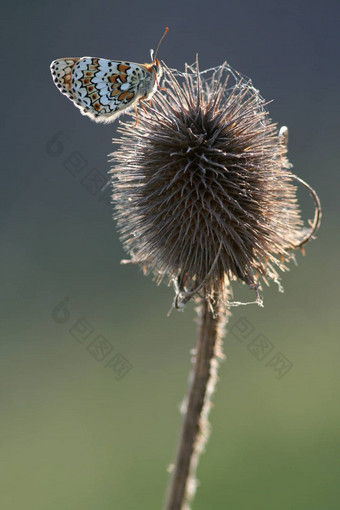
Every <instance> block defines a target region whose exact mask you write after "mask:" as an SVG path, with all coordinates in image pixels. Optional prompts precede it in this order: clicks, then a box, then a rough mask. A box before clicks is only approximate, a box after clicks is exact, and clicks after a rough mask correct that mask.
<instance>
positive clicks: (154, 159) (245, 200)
mask: <svg viewBox="0 0 340 510" xmlns="http://www.w3.org/2000/svg"><path fill="white" fill-rule="evenodd" d="M163 70H164V74H163V76H164V82H163V85H164V86H165V88H166V91H165V92H162V93H160V92H159V93H157V94H155V95H154V97H153V100H152V107H149V108H148V111H147V113H143V112H141V113H140V115H139V119H138V124H137V125H136V126H135V125H134V124H133V123H132V124H130V123H129V122H124V123H121V125H120V127H119V130H118V131H119V132H120V134H121V136H120V138H117V139H115V140H114V142H115V143H117V144H118V149H117V150H116V152H114V153H113V154H112V156H113V159H112V161H113V162H114V165H113V169H112V172H111V173H112V176H113V177H112V178H113V190H114V191H113V201H114V204H115V209H116V213H115V217H116V220H117V223H118V226H119V229H120V232H121V238H122V241H123V243H124V247H125V249H126V250H127V252H128V253H129V254H130V255H131V257H132V259H131V262H134V263H137V264H139V265H140V266H141V267H142V268H143V269H144V271H145V272H146V273H153V274H154V275H155V277H156V280H157V282H158V283H159V282H161V281H162V280H163V279H166V280H167V282H168V283H169V282H173V283H174V284H175V288H176V301H175V304H176V306H177V307H180V306H182V305H184V304H185V302H187V301H188V300H189V299H190V298H191V297H192V296H194V295H195V294H199V295H201V296H202V297H204V298H206V299H210V301H211V303H212V306H213V307H214V303H216V302H219V304H220V303H221V301H223V299H224V298H225V295H226V285H227V284H228V283H229V282H230V281H231V280H233V279H237V278H238V279H240V280H242V281H243V282H245V283H246V284H248V285H249V286H250V287H252V288H255V289H258V288H260V285H261V279H263V280H264V281H265V282H266V283H268V282H269V280H274V281H278V279H279V274H278V269H281V270H285V269H287V267H286V262H287V261H288V260H289V259H291V258H293V253H292V250H293V249H294V248H297V247H300V246H301V245H302V244H304V243H305V242H306V241H307V240H308V239H309V238H310V237H311V234H312V230H313V232H314V231H315V230H316V228H317V225H316V222H314V227H313V229H312V228H310V229H305V230H304V229H303V228H302V220H301V217H300V212H299V208H298V204H297V199H296V186H295V184H294V181H293V179H294V178H295V176H294V175H293V174H292V173H291V171H290V164H289V163H288V160H287V158H286V138H287V129H286V128H282V129H281V131H280V132H279V133H278V130H277V126H276V124H274V123H273V122H272V121H271V119H270V118H269V116H268V112H267V110H266V103H265V102H264V100H263V99H262V97H261V96H260V94H259V92H258V91H257V90H256V89H255V88H254V87H253V85H252V83H251V81H250V80H249V79H245V78H244V77H242V76H241V75H240V74H239V73H237V72H235V71H233V70H232V69H231V68H230V67H229V66H228V65H227V64H226V63H224V64H223V65H222V66H220V67H219V68H215V69H211V70H208V71H205V72H201V73H200V72H199V68H198V61H197V62H196V64H194V65H193V66H186V72H185V73H182V74H181V73H179V72H177V71H172V70H170V69H169V68H167V67H166V66H164V67H163ZM314 195H315V194H314ZM315 197H316V195H315V196H314V198H315ZM315 200H317V197H316V198H315ZM318 221H319V219H318ZM318 221H317V223H318Z"/></svg>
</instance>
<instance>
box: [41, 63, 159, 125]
mask: <svg viewBox="0 0 340 510" xmlns="http://www.w3.org/2000/svg"><path fill="white" fill-rule="evenodd" d="M51 73H52V76H53V79H54V82H55V84H56V86H57V87H58V88H59V90H60V92H62V93H63V94H65V95H66V96H67V97H68V98H69V99H70V100H71V101H73V103H74V104H75V106H77V108H79V109H80V111H81V113H82V114H83V115H88V116H89V117H91V118H92V119H93V120H95V121H96V122H112V121H113V120H115V119H116V118H117V117H118V116H119V115H120V113H122V112H123V111H124V110H127V109H130V108H132V107H133V106H134V105H135V104H136V102H137V101H138V99H140V98H143V97H144V96H145V91H146V92H148V90H149V89H150V86H151V85H152V86H153V83H151V82H152V80H154V77H153V75H152V74H151V73H150V72H149V71H148V70H147V68H145V67H144V66H142V65H139V64H134V63H131V62H121V61H118V60H106V59H104V58H92V57H83V58H64V59H58V60H54V61H53V62H52V64H51Z"/></svg>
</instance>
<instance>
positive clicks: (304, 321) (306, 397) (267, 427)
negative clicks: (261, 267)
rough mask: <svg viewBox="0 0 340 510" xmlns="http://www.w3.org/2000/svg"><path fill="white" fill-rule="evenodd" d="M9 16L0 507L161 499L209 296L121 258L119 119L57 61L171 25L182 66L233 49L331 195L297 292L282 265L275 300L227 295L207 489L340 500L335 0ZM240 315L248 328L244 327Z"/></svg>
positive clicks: (9, 10)
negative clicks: (68, 87) (92, 110)
mask: <svg viewBox="0 0 340 510" xmlns="http://www.w3.org/2000/svg"><path fill="white" fill-rule="evenodd" d="M2 18H3V20H2V25H3V26H2V30H1V32H2V36H3V46H5V47H6V48H5V52H4V53H5V55H6V56H5V59H4V62H3V65H2V74H3V76H2V82H3V84H4V85H5V86H6V89H5V92H4V93H3V101H2V111H3V119H5V122H4V121H3V125H4V126H5V130H4V133H3V135H2V141H3V142H4V144H3V145H4V147H3V150H2V160H3V161H2V176H3V179H2V191H3V194H2V198H1V204H0V207H1V209H2V214H1V252H0V265H1V269H2V281H1V300H2V303H1V312H2V320H1V360H2V361H1V365H2V368H1V375H0V377H1V391H2V397H1V409H2V417H1V442H2V448H1V460H2V466H1V469H2V473H1V480H2V484H3V486H2V488H1V491H0V507H1V508H2V509H4V510H17V509H22V508H25V509H27V510H60V509H65V510H66V509H70V510H80V509H82V510H93V509H100V510H109V509H119V510H130V509H133V510H135V509H138V510H144V509H147V510H150V509H160V508H161V506H162V501H163V498H164V492H165V488H166V485H167V481H168V474H167V471H166V470H167V466H168V465H169V464H170V462H171V461H172V460H173V456H174V451H175V446H176V443H177V436H178V431H179V426H180V421H181V419H180V415H179V411H178V408H179V404H180V402H181V400H182V398H183V396H184V393H185V391H186V387H187V378H188V372H189V369H190V359H189V358H190V350H191V349H192V348H193V346H194V343H195V336H196V325H195V322H194V319H195V310H194V306H193V305H188V306H187V308H186V309H185V312H184V313H177V312H173V313H172V315H171V316H170V317H169V318H168V317H167V312H168V310H169V308H170V305H171V302H172V298H173V290H172V289H169V288H167V287H165V286H161V287H156V286H155V285H154V283H153V282H152V280H151V278H145V277H143V276H142V274H141V272H140V271H139V270H138V269H137V268H135V267H130V266H121V265H120V260H121V259H122V258H124V256H125V255H124V253H123V251H122V248H121V245H120V242H119V239H118V234H117V231H116V228H115V225H114V223H113V221H112V218H111V216H112V210H111V206H110V205H109V204H108V201H107V196H106V194H105V193H100V192H95V190H94V189H93V188H92V187H90V182H89V180H88V178H89V176H96V178H97V183H98V182H102V184H103V183H105V182H106V180H107V171H108V169H109V164H108V163H107V154H108V153H109V152H111V151H112V145H111V138H112V137H113V136H115V133H116V128H117V123H116V124H114V125H109V126H101V125H96V124H94V123H92V122H91V121H89V120H88V119H86V118H84V117H82V116H81V115H80V113H79V111H78V110H77V109H76V108H74V107H73V106H72V104H71V103H70V102H69V101H67V100H66V99H65V98H64V97H62V96H61V94H59V92H58V91H57V89H56V88H55V86H54V84H53V82H52V79H51V77H50V74H49V64H50V61H51V60H53V59H55V58H60V57H64V56H83V55H92V56H101V57H106V58H117V59H120V58H121V59H127V60H131V61H136V62H144V61H148V60H149V49H150V48H152V47H155V45H156V43H157V41H158V39H159V37H160V35H161V34H162V33H163V30H164V27H165V26H169V27H170V31H169V34H168V36H167V38H166V39H165V41H164V42H163V45H162V47H161V51H160V58H162V59H164V61H165V62H166V63H167V64H168V65H169V66H171V67H177V68H179V69H183V66H184V62H193V61H194V59H195V54H196V52H198V53H199V56H200V63H201V68H202V69H203V68H207V67H211V66H215V65H218V64H220V63H222V62H223V61H224V60H225V59H227V60H228V62H229V63H230V64H231V65H232V66H233V67H234V68H236V69H237V70H239V71H240V72H242V73H243V74H245V75H247V76H250V77H251V78H252V80H253V83H254V85H255V86H256V87H258V88H259V89H260V91H261V93H262V95H263V96H264V97H265V98H266V99H268V100H270V99H274V102H273V103H271V104H270V106H269V109H270V113H271V116H272V118H273V119H274V121H275V122H278V123H279V125H282V124H283V125H288V126H289V130H290V139H289V157H290V160H291V162H292V163H293V164H294V169H295V172H296V173H297V174H298V175H299V176H300V177H302V178H303V179H305V180H307V181H308V182H309V183H310V184H311V185H312V186H313V187H314V188H315V189H316V190H317V191H318V193H319V196H320V199H321V202H322V205H323V222H322V226H321V230H320V232H319V234H318V236H317V240H315V241H313V242H312V243H311V244H310V245H308V246H307V249H306V256H305V257H302V256H301V255H300V254H298V255H297V260H298V266H297V267H295V266H293V265H292V266H291V270H290V272H288V273H286V274H285V275H283V283H284V288H285V292H284V293H283V294H281V293H279V292H278V291H277V288H276V287H275V285H272V287H271V288H269V289H266V290H265V292H264V299H265V307H264V308H263V309H260V308H258V307H256V306H248V307H240V308H235V309H233V310H232V312H233V314H232V318H231V319H230V324H229V330H230V332H229V334H228V335H227V336H226V339H225V345H224V351H225V353H226V355H227V360H226V361H225V362H224V363H223V364H222V366H221V369H220V381H219V384H218V388H217V393H216V395H215V397H214V408H213V410H212V413H211V423H212V436H211V438H210V441H209V444H208V448H207V451H206V453H205V454H204V455H203V457H202V459H201V463H200V466H199V472H198V477H199V479H200V481H201V485H200V487H199V489H198V494H197V497H196V500H195V503H194V505H193V508H194V510H205V509H207V508H212V509H214V510H215V509H227V508H232V509H233V510H243V509H256V510H257V509H258V510H269V509H270V510H272V509H273V508H275V509H277V510H281V509H282V510H283V509H284V510H286V509H294V510H331V509H336V508H338V505H339V496H340V487H339V475H340V465H339V453H340V451H339V450H340V448H339V444H340V438H339V429H340V410H339V386H340V375H339V322H340V321H339V269H338V266H339V263H338V257H339V255H338V251H339V245H340V243H339V236H338V233H339V220H338V217H339V189H340V187H339V184H340V183H339V164H338V161H339V158H338V156H337V152H338V149H339V141H338V140H339V117H340V116H339V113H340V112H339V74H340V69H339V3H338V2H336V1H328V0H327V1H324V2H316V1H314V2H313V1H287V2H278V1H277V2H275V1H274V2H270V1H269V0H267V1H264V0H263V1H257V2H253V1H251V0H241V1H239V2H235V1H230V2H224V3H222V2H217V0H211V1H210V2H208V3H207V2H201V1H195V2H185V3H183V2H178V1H172V2H170V1H167V2H155V1H153V0H151V1H147V2H143V3H139V2H137V0H133V1H132V2H129V3H122V2H116V1H110V2H109V1H103V0H99V1H97V2H95V3H93V2H89V1H88V0H86V1H83V2H80V1H73V2H66V1H61V2H42V1H40V2H39V1H37V2H23V1H19V2H15V3H13V4H9V3H8V4H7V5H6V6H5V5H4V6H3V8H2ZM76 162H78V167H77V168H78V172H75V170H74V168H75V165H76ZM72 165H73V166H72ZM86 176H87V177H86ZM82 179H84V180H82ZM299 197H300V199H301V204H302V207H303V210H304V217H305V218H306V219H307V218H309V217H312V214H313V208H312V204H311V201H310V199H309V198H308V196H306V193H305V192H303V191H301V196H300V195H299ZM235 293H236V297H237V298H241V297H242V298H244V299H246V300H249V299H251V298H252V296H251V294H250V293H249V292H248V291H247V290H246V289H244V288H242V287H239V286H236V287H235ZM65 297H67V298H68V301H67V304H66V307H67V308H66V309H64V310H63V309H61V308H59V309H58V308H56V307H57V305H58V304H59V303H60V302H61V301H62V300H63V299H64V298H65ZM80 319H81V322H79V320H80ZM244 323H246V324H247V325H248V327H249V328H252V333H251V336H250V337H249V338H248V339H244V338H243V339H242V338H241V339H240V338H239V339H238V338H237V336H239V335H237V334H235V331H236V332H237V331H238V329H239V326H240V324H244ZM76 328H77V329H78V333H76V331H75V329H76ZM81 328H83V329H82V331H81ZM77 335H78V339H77V338H75V337H77ZM86 335H88V336H87V337H86ZM259 335H260V336H261V335H264V336H265V337H266V338H267V339H268V340H269V342H270V343H271V346H272V351H271V353H270V354H268V356H267V357H266V358H265V359H263V360H258V359H256V356H254V351H252V349H251V346H250V343H249V339H250V340H253V339H255V338H257V337H258V336H259ZM85 337H86V338H85ZM98 337H99V340H100V341H101V342H102V344H101V345H104V348H105V349H104V350H100V349H99V347H98V344H92V341H94V340H95V341H97V342H98V341H99V340H98ZM277 353H281V354H282V355H283V356H284V357H285V358H286V359H287V360H288V362H289V368H290V369H289V370H288V371H287V372H286V373H285V374H283V376H282V377H281V378H278V377H277V376H278V375H279V374H278V373H277V371H275V367H273V366H271V365H270V363H269V365H267V363H268V362H269V361H270V359H271V358H272V357H273V356H275V355H277ZM112 360H116V363H118V365H117V364H116V365H113V366H110V363H111V362H112V363H114V362H113V361H112ZM117 360H118V361H117ZM107 365H108V366H107ZM117 366H118V369H117Z"/></svg>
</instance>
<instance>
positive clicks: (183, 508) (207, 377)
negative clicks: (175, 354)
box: [164, 299, 227, 510]
mask: <svg viewBox="0 0 340 510" xmlns="http://www.w3.org/2000/svg"><path fill="white" fill-rule="evenodd" d="M218 312H220V313H218ZM198 313H199V321H198V323H199V326H198V339H197V345H196V349H195V358H194V360H193V369H192V373H191V377H190V382H189V388H188V395H187V401H186V409H185V416H184V420H183V423H182V429H181V433H180V440H179V445H178V450H177V455H176V461H175V466H174V469H173V472H172V479H171V482H170V485H169V489H168V494H167V499H166V503H165V507H164V509H165V510H189V509H190V506H189V505H190V501H191V500H192V498H193V496H194V494H195V489H196V469H197V465H198V461H199V456H200V453H201V452H202V450H203V449H204V446H205V444H206V442H207V439H208V436H209V423H208V414H209V410H210V407H211V396H212V394H213V392H214V388H215V384H216V381H217V368H218V358H223V354H222V348H221V344H222V342H221V338H222V334H223V326H224V324H225V322H226V317H227V314H226V313H222V312H221V311H220V310H217V313H216V311H215V313H213V312H212V311H211V309H210V307H209V303H208V302H207V301H206V300H204V299H202V300H201V301H200V303H199V307H198Z"/></svg>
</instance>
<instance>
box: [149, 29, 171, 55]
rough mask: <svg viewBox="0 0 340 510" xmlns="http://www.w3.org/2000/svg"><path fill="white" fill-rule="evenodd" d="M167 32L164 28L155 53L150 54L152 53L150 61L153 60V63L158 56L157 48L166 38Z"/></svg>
mask: <svg viewBox="0 0 340 510" xmlns="http://www.w3.org/2000/svg"><path fill="white" fill-rule="evenodd" d="M168 32H169V28H168V27H165V31H164V34H163V35H162V37H161V38H160V40H159V43H158V46H157V48H156V51H155V53H153V52H152V53H153V55H152V57H151V58H152V60H153V61H155V60H156V58H157V54H158V50H159V47H160V45H161V42H162V41H163V39H164V37H165V36H166V34H167V33H168Z"/></svg>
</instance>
